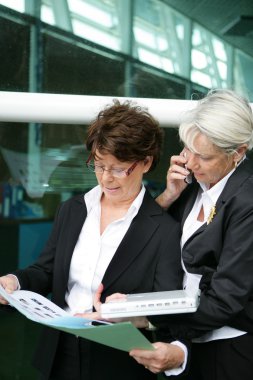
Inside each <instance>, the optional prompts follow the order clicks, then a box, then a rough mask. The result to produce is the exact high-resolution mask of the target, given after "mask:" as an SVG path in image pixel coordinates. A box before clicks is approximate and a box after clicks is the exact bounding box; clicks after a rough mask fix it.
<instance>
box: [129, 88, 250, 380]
mask: <svg viewBox="0 0 253 380" xmlns="http://www.w3.org/2000/svg"><path fill="white" fill-rule="evenodd" d="M179 135H180V139H181V141H182V142H183V144H184V148H183V151H182V152H181V153H180V155H177V156H172V157H171V162H170V168H169V170H168V174H167V188H166V190H165V191H164V192H163V193H162V194H161V195H160V196H159V197H158V198H157V201H158V203H159V204H160V205H161V206H162V207H163V208H166V209H168V213H169V214H171V215H172V216H173V217H174V218H175V219H176V220H178V221H180V223H181V226H182V236H181V252H182V259H181V261H182V266H183V269H184V272H185V273H184V281H183V287H184V289H186V290H189V291H197V290H198V289H200V290H201V295H200V305H199V308H198V310H197V311H196V313H193V314H185V315H183V314H182V315H176V316H163V317H156V318H154V319H153V320H152V323H153V324H158V325H159V326H160V328H164V329H165V331H168V330H169V331H170V333H172V335H175V336H177V337H181V338H188V339H189V340H191V341H192V350H191V360H190V364H189V372H188V375H187V376H186V378H187V379H192V380H193V379H194V380H238V379H240V378H242V379H243V380H251V379H252V374H253V355H252V349H251V348H252V346H253V275H252V273H253V170H252V168H251V162H250V160H249V159H248V158H247V157H246V153H247V151H249V150H250V149H252V146H253V116H252V110H251V107H250V105H249V103H248V102H247V101H246V100H245V99H244V98H242V97H240V96H239V95H237V94H236V93H235V92H233V91H230V90H216V91H211V92H210V93H209V94H208V95H207V96H206V97H205V98H204V99H202V100H201V101H200V102H199V103H198V105H197V107H196V108H194V109H193V110H191V111H189V112H188V114H187V115H186V118H185V120H184V122H183V123H182V124H181V125H180V128H179ZM190 177H191V180H190ZM164 341H166V340H165V339H164ZM131 355H132V356H133V357H135V359H136V360H137V361H138V362H139V363H142V364H144V365H146V366H147V365H148V367H149V368H150V369H151V370H153V371H156V372H158V371H164V370H166V360H167V359H166V358H167V357H168V355H167V356H166V343H164V346H163V352H161V349H159V350H156V351H154V352H147V351H141V350H133V351H132V352H131Z"/></svg>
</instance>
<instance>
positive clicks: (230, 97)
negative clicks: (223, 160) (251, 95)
mask: <svg viewBox="0 0 253 380" xmlns="http://www.w3.org/2000/svg"><path fill="white" fill-rule="evenodd" d="M185 116H186V117H185V119H184V121H183V122H182V123H181V125H180V127H179V136H180V139H181V141H182V142H183V143H184V144H185V145H186V146H187V147H188V148H189V149H190V150H192V151H194V140H195V137H196V136H197V135H198V134H199V133H202V134H203V135H205V136H206V137H207V138H208V139H209V140H210V141H211V142H212V143H213V144H214V145H215V146H216V147H217V148H218V149H221V150H223V151H224V152H225V153H227V154H232V153H234V152H235V151H236V149H237V148H238V147H239V146H240V145H242V144H247V146H248V150H250V149H252V147H253V115H252V109H251V106H250V104H249V102H248V101H247V100H246V99H245V98H243V97H242V96H240V95H238V94H236V93H235V92H234V91H231V90H212V91H210V92H209V93H208V94H207V95H206V97H204V98H203V99H202V100H200V101H199V103H198V105H197V107H196V108H194V109H192V110H190V111H188V112H187V113H186V115H185Z"/></svg>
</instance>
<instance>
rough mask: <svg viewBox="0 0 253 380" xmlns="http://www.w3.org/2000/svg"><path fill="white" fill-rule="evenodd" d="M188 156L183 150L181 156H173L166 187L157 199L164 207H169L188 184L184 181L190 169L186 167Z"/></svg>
mask: <svg viewBox="0 0 253 380" xmlns="http://www.w3.org/2000/svg"><path fill="white" fill-rule="evenodd" d="M185 164H186V158H185V157H184V155H183V151H182V152H181V153H180V155H179V156H172V157H171V159H170V167H169V169H168V171H167V177H166V182H167V183H166V189H165V190H164V192H163V193H162V194H160V195H159V196H158V197H157V198H156V201H157V203H158V204H159V205H160V206H161V207H162V208H164V209H167V208H169V207H170V206H171V204H172V203H173V202H174V201H175V200H176V199H177V198H178V197H179V196H180V194H181V193H182V191H183V190H184V189H185V188H186V186H187V184H186V182H185V181H184V180H185V178H186V176H187V175H188V174H189V171H188V170H187V169H185V167H184V166H185Z"/></svg>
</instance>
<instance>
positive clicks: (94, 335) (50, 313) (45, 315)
mask: <svg viewBox="0 0 253 380" xmlns="http://www.w3.org/2000/svg"><path fill="white" fill-rule="evenodd" d="M0 295H1V296H2V297H4V298H5V299H6V300H7V301H8V302H9V303H10V305H11V306H14V307H15V308H16V309H17V310H18V311H19V312H20V313H22V314H24V315H25V316H26V317H27V318H28V319H31V320H32V321H34V322H38V323H41V324H43V325H46V326H48V327H52V328H55V329H58V330H61V331H65V332H67V333H70V334H74V335H76V336H79V337H82V338H85V339H89V340H91V341H94V342H97V343H100V344H104V345H106V346H109V347H113V348H116V349H118V350H123V351H127V352H129V351H130V350H132V349H133V348H137V347H138V348H142V349H146V350H153V349H154V347H153V346H152V344H151V343H150V342H149V341H148V340H147V338H146V337H145V336H144V335H143V334H142V333H141V332H140V331H139V330H138V329H137V328H136V327H135V326H134V325H133V324H132V323H130V322H123V323H108V322H105V321H97V320H96V321H94V320H91V319H85V318H79V317H74V316H71V315H69V314H68V313H67V312H66V311H64V310H63V309H61V308H60V307H58V306H57V305H55V304H54V303H53V302H51V301H49V300H48V299H47V298H45V297H43V296H41V295H40V294H37V293H34V292H30V291H28V290H16V291H15V292H13V293H11V294H9V293H6V291H5V290H4V289H3V287H2V286H1V285H0ZM92 322H96V325H93V324H92ZM97 323H99V325H97Z"/></svg>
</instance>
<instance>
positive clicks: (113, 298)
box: [105, 293, 126, 302]
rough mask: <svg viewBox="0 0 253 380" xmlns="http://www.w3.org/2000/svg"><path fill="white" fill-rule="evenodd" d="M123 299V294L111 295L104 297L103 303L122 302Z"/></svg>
mask: <svg viewBox="0 0 253 380" xmlns="http://www.w3.org/2000/svg"><path fill="white" fill-rule="evenodd" d="M124 299H126V294H123V293H113V294H111V295H110V296H108V297H106V300H105V302H110V301H114V300H121V301H122V300H124Z"/></svg>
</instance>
